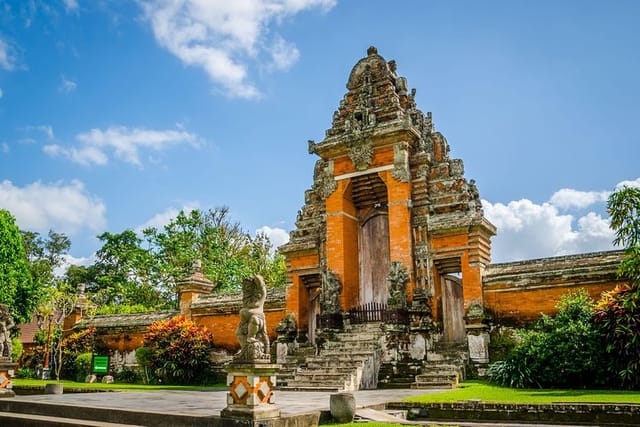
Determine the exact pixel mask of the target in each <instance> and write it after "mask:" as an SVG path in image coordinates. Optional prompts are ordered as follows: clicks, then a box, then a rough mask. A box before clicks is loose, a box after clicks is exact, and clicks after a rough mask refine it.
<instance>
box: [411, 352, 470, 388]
mask: <svg viewBox="0 0 640 427" xmlns="http://www.w3.org/2000/svg"><path fill="white" fill-rule="evenodd" d="M468 360H469V355H468V352H467V349H466V345H460V344H449V343H437V344H436V350H435V351H430V352H427V359H426V360H425V361H424V363H423V367H422V370H421V372H420V374H418V375H416V376H415V381H414V382H413V383H412V384H411V388H416V389H434V388H455V387H457V386H458V384H459V383H460V382H461V381H463V380H464V378H465V368H466V365H467V361H468Z"/></svg>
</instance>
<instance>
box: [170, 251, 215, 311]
mask: <svg viewBox="0 0 640 427" xmlns="http://www.w3.org/2000/svg"><path fill="white" fill-rule="evenodd" d="M177 284H178V300H179V304H180V314H181V315H182V316H184V317H185V318H186V319H189V320H191V303H193V302H194V301H196V300H197V299H198V298H199V297H200V295H203V294H210V293H211V292H212V291H213V289H214V287H215V285H214V284H213V282H212V281H211V280H209V279H207V278H206V276H205V275H204V274H203V273H202V264H201V263H200V262H199V261H196V262H194V264H193V272H192V273H191V275H190V276H189V277H187V278H185V279H182V280H180V281H178V283H177Z"/></svg>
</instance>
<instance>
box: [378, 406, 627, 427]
mask: <svg viewBox="0 0 640 427" xmlns="http://www.w3.org/2000/svg"><path fill="white" fill-rule="evenodd" d="M386 408H387V409H399V410H406V411H408V416H409V417H410V418H411V419H413V420H429V421H435V420H437V421H457V422H459V421H494V422H500V421H507V422H519V421H522V422H524V421H527V422H535V423H565V422H566V423H571V424H587V425H598V426H637V425H638V420H640V405H634V404H600V403H551V404H521V403H488V402H487V403H485V402H475V401H463V402H455V403H416V402H389V403H387V405H386Z"/></svg>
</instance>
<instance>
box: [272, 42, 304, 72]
mask: <svg viewBox="0 0 640 427" xmlns="http://www.w3.org/2000/svg"><path fill="white" fill-rule="evenodd" d="M269 53H270V54H271V59H272V61H273V65H274V67H275V68H277V69H279V70H288V69H289V68H291V66H292V65H293V64H295V63H296V62H297V61H298V58H300V51H299V50H298V48H296V47H295V45H293V44H291V43H289V42H287V41H286V40H285V39H283V38H282V37H279V36H278V37H276V40H275V41H274V43H273V46H271V49H270V50H269Z"/></svg>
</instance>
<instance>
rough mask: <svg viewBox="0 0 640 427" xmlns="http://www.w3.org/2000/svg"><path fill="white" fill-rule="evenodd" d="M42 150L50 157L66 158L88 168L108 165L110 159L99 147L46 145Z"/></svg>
mask: <svg viewBox="0 0 640 427" xmlns="http://www.w3.org/2000/svg"><path fill="white" fill-rule="evenodd" d="M42 150H43V151H44V152H45V153H47V154H49V155H50V156H53V157H55V156H64V157H68V158H69V159H71V161H73V162H75V163H79V164H81V165H85V166H88V165H90V164H92V163H93V164H96V165H100V166H102V165H106V164H107V163H108V161H109V159H108V157H107V155H106V154H104V152H102V151H101V150H100V149H99V148H97V147H80V148H75V147H71V148H64V147H62V146H60V145H57V144H50V145H45V146H44V147H42Z"/></svg>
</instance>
